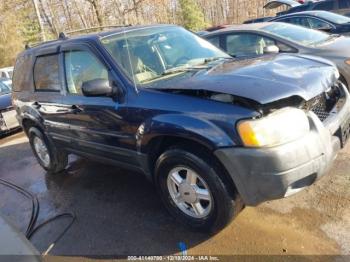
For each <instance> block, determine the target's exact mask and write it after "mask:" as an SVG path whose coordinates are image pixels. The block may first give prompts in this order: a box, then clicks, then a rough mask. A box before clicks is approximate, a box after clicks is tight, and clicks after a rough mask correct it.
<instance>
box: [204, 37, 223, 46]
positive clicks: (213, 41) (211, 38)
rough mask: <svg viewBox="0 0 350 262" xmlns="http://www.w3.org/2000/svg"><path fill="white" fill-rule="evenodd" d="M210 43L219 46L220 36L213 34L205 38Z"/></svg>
mask: <svg viewBox="0 0 350 262" xmlns="http://www.w3.org/2000/svg"><path fill="white" fill-rule="evenodd" d="M207 40H208V41H209V42H210V43H212V44H213V45H215V46H216V47H219V48H220V37H219V36H214V37H210V38H208V39H207Z"/></svg>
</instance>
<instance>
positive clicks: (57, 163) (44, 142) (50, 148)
mask: <svg viewBox="0 0 350 262" xmlns="http://www.w3.org/2000/svg"><path fill="white" fill-rule="evenodd" d="M28 137H29V143H30V145H31V148H32V150H33V153H34V155H35V157H36V158H37V160H38V162H39V164H40V165H41V166H42V167H43V168H44V169H45V170H46V171H48V172H49V173H52V174H55V173H59V172H61V171H62V170H64V168H65V167H66V166H67V164H68V155H67V153H66V152H64V151H63V150H59V149H57V148H56V147H55V146H54V145H53V144H52V143H50V141H49V140H48V139H47V137H46V136H45V135H44V134H43V133H42V132H41V131H40V130H39V129H38V128H36V127H31V128H30V129H29V130H28Z"/></svg>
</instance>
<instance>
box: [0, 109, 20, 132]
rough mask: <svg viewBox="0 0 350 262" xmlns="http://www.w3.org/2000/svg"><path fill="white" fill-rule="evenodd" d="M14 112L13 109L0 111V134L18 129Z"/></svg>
mask: <svg viewBox="0 0 350 262" xmlns="http://www.w3.org/2000/svg"><path fill="white" fill-rule="evenodd" d="M19 127H20V125H19V122H18V120H17V115H16V111H15V110H14V109H13V108H10V109H6V110H1V111H0V134H5V133H7V132H10V131H12V130H14V129H17V128H19Z"/></svg>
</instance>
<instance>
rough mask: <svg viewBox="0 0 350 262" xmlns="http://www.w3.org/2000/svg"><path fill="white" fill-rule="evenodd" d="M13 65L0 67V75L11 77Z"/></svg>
mask: <svg viewBox="0 0 350 262" xmlns="http://www.w3.org/2000/svg"><path fill="white" fill-rule="evenodd" d="M12 74H13V66H11V67H4V68H0V77H1V78H9V79H12Z"/></svg>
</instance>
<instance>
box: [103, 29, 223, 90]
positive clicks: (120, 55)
mask: <svg viewBox="0 0 350 262" xmlns="http://www.w3.org/2000/svg"><path fill="white" fill-rule="evenodd" d="M101 42H102V44H103V45H104V46H105V47H106V48H107V50H108V51H109V53H110V54H111V55H112V57H113V58H114V60H115V61H116V62H117V63H118V64H119V66H120V67H121V68H122V69H123V70H124V72H125V73H126V74H127V75H128V76H129V77H130V79H132V80H134V81H135V82H136V83H137V84H142V83H147V82H150V81H155V80H160V79H162V78H163V77H170V75H171V76H176V75H179V74H183V73H186V72H189V71H190V70H195V69H201V68H205V65H206V64H207V63H209V62H210V61H213V60H215V59H219V58H230V56H229V55H227V54H226V53H224V52H223V51H221V50H219V49H218V48H216V47H215V46H213V45H212V44H211V43H209V42H207V41H206V40H204V39H202V38H200V37H198V36H196V35H194V34H192V33H191V32H189V31H187V30H185V29H183V28H181V27H176V26H164V27H157V28H146V29H139V30H134V31H129V32H125V33H118V34H117V35H110V36H107V37H104V38H102V40H101Z"/></svg>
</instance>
